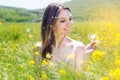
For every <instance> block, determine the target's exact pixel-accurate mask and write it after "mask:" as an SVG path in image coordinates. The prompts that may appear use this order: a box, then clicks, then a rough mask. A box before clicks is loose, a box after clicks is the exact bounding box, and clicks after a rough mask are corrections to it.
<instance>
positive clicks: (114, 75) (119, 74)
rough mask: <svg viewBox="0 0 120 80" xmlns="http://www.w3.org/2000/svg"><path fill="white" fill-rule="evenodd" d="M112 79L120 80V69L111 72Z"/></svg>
mask: <svg viewBox="0 0 120 80" xmlns="http://www.w3.org/2000/svg"><path fill="white" fill-rule="evenodd" d="M109 75H110V77H112V78H113V79H114V80H119V79H120V68H117V69H115V70H110V71H109Z"/></svg>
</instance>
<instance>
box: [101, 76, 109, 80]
mask: <svg viewBox="0 0 120 80" xmlns="http://www.w3.org/2000/svg"><path fill="white" fill-rule="evenodd" d="M100 80H109V78H108V77H107V76H105V77H102V78H101V79H100Z"/></svg>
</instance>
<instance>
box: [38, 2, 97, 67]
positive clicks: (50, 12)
mask: <svg viewBox="0 0 120 80" xmlns="http://www.w3.org/2000/svg"><path fill="white" fill-rule="evenodd" d="M72 23H73V21H72V14H71V10H70V9H69V8H68V7H66V6H64V5H62V4H57V3H51V4H50V5H48V7H47V8H46V9H45V12H44V14H43V18H42V24H41V36H42V43H37V46H39V47H41V49H42V51H41V53H42V59H44V58H46V54H47V53H50V54H51V56H52V58H51V61H53V62H55V63H61V62H64V63H68V62H69V63H70V64H71V65H72V66H73V67H75V68H79V66H80V62H81V61H82V60H84V56H85V54H86V53H85V52H88V53H90V52H92V51H93V47H94V44H95V43H96V42H92V43H91V44H90V45H89V46H88V47H87V48H85V46H84V44H83V43H82V42H78V41H75V40H73V39H71V38H70V37H68V34H69V33H70V31H71V28H72ZM40 44H41V45H40Z"/></svg>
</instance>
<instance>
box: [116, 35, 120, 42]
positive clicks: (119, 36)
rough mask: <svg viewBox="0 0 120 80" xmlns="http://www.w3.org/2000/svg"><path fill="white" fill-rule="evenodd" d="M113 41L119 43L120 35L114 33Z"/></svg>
mask: <svg viewBox="0 0 120 80" xmlns="http://www.w3.org/2000/svg"><path fill="white" fill-rule="evenodd" d="M115 40H116V41H120V33H116V34H115Z"/></svg>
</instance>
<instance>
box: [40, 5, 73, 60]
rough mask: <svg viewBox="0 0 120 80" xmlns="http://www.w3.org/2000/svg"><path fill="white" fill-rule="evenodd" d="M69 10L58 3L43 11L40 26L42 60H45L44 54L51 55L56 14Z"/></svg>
mask: <svg viewBox="0 0 120 80" xmlns="http://www.w3.org/2000/svg"><path fill="white" fill-rule="evenodd" d="M63 9H67V10H69V11H70V12H71V10H70V9H69V8H68V7H66V6H64V5H62V4H58V3H51V4H50V5H48V7H47V8H46V9H45V11H44V14H43V18H42V24H41V37H42V52H41V53H42V59H43V58H46V53H50V54H52V46H55V44H56V42H55V35H54V30H53V29H54V24H55V22H56V20H57V17H58V14H59V13H60V11H61V10H63Z"/></svg>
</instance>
